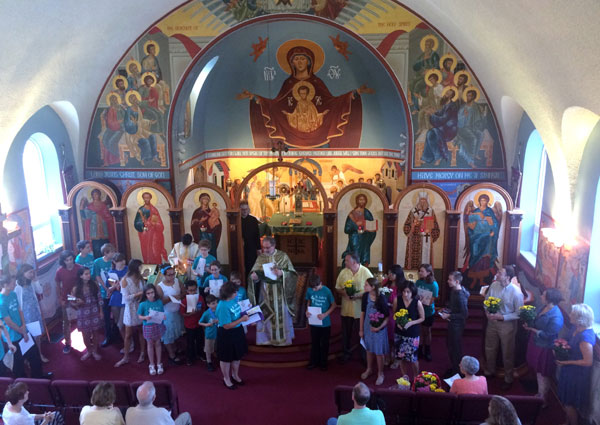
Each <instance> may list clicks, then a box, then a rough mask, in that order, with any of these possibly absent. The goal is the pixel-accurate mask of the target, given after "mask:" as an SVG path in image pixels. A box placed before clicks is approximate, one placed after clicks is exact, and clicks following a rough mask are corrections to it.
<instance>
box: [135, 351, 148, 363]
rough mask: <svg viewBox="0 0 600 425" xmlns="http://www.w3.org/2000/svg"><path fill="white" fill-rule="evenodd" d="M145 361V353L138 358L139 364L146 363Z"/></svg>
mask: <svg viewBox="0 0 600 425" xmlns="http://www.w3.org/2000/svg"><path fill="white" fill-rule="evenodd" d="M145 360H146V355H145V354H144V353H141V354H140V356H139V357H138V360H137V362H138V363H144V361H145Z"/></svg>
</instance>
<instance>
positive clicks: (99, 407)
mask: <svg viewBox="0 0 600 425" xmlns="http://www.w3.org/2000/svg"><path fill="white" fill-rule="evenodd" d="M116 399H117V394H116V392H115V386H114V384H112V383H111V382H100V383H99V384H98V385H96V388H94V391H92V399H91V402H92V405H91V406H83V409H81V414H80V415H79V424H80V425H125V421H124V420H123V415H122V414H121V411H120V410H119V409H118V408H117V407H114V406H113V404H114V402H115V400H116Z"/></svg>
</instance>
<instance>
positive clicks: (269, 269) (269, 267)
mask: <svg viewBox="0 0 600 425" xmlns="http://www.w3.org/2000/svg"><path fill="white" fill-rule="evenodd" d="M273 267H275V263H266V264H263V271H264V273H265V277H268V278H269V279H271V280H277V275H276V274H275V272H274V271H273Z"/></svg>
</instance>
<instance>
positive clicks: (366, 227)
mask: <svg viewBox="0 0 600 425" xmlns="http://www.w3.org/2000/svg"><path fill="white" fill-rule="evenodd" d="M337 214H338V218H337V223H338V224H337V257H338V263H337V264H338V265H339V266H342V263H343V257H344V256H345V255H346V254H348V253H350V252H356V253H357V254H358V256H359V257H360V262H361V264H363V265H367V266H368V265H371V266H374V265H376V264H378V263H380V262H381V261H382V260H381V259H382V251H381V249H382V246H383V235H382V229H383V227H382V226H383V205H382V204H381V200H380V199H379V198H378V197H377V196H376V195H375V194H374V193H373V192H372V191H370V190H363V189H355V190H350V191H349V192H347V193H345V194H344V195H343V197H342V199H340V201H339V203H338V208H337Z"/></svg>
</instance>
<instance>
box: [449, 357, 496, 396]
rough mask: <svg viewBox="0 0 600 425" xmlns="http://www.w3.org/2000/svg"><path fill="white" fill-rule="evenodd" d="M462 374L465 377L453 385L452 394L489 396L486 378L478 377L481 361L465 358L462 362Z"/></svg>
mask: <svg viewBox="0 0 600 425" xmlns="http://www.w3.org/2000/svg"><path fill="white" fill-rule="evenodd" d="M459 367H460V373H462V374H463V375H465V377H464V378H462V379H457V380H456V381H454V382H453V383H452V387H451V388H450V392H451V393H455V394H487V393H488V389H487V380H486V379H485V376H476V375H475V374H476V373H477V372H478V371H479V361H478V360H477V359H476V358H475V357H471V356H464V357H463V358H462V360H461V361H460V365H459Z"/></svg>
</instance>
